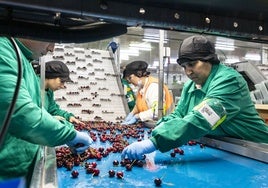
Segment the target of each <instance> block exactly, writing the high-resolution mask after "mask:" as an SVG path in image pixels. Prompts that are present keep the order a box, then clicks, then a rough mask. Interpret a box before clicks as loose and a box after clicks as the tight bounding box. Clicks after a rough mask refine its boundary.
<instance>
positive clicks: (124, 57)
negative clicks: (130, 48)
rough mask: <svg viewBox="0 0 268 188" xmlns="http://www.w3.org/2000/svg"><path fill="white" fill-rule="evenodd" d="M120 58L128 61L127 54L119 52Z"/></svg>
mask: <svg viewBox="0 0 268 188" xmlns="http://www.w3.org/2000/svg"><path fill="white" fill-rule="evenodd" d="M120 59H121V60H125V61H128V60H129V56H128V55H127V54H120Z"/></svg>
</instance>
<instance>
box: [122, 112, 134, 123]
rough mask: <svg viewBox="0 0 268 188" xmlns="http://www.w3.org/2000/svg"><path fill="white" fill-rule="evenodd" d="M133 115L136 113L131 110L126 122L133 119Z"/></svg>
mask: <svg viewBox="0 0 268 188" xmlns="http://www.w3.org/2000/svg"><path fill="white" fill-rule="evenodd" d="M133 117H134V114H133V113H131V112H130V113H129V114H128V115H127V117H126V118H125V120H124V122H128V121H129V120H131V119H132V118H133Z"/></svg>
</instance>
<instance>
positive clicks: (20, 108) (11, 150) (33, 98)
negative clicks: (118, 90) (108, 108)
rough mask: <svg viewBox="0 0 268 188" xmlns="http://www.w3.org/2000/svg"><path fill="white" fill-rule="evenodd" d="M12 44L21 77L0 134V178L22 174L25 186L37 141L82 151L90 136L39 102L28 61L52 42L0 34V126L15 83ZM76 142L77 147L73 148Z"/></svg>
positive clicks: (36, 153) (50, 47) (37, 86)
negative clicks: (54, 115)
mask: <svg viewBox="0 0 268 188" xmlns="http://www.w3.org/2000/svg"><path fill="white" fill-rule="evenodd" d="M12 44H16V45H12ZM15 46H18V53H19V54H20V57H19V59H20V60H21V62H22V66H23V67H22V80H21V85H20V89H19V93H18V97H17V100H16V103H15V108H14V111H13V114H12V116H11V120H10V123H9V127H8V129H7V133H6V134H5V135H4V136H3V138H1V140H2V139H3V140H2V143H1V145H0V169H1V170H0V181H2V180H5V181H6V180H8V179H11V178H24V177H25V179H27V187H28V186H29V184H30V179H31V175H32V172H33V167H34V163H35V159H38V158H40V156H41V155H40V154H41V152H39V149H40V148H41V147H40V146H41V145H42V146H51V147H54V146H58V145H62V144H67V145H68V146H70V147H72V148H73V149H75V150H76V152H78V153H82V152H83V151H84V150H85V149H87V148H88V147H89V145H90V144H91V143H92V139H91V138H90V136H89V135H88V134H87V133H84V132H79V131H76V130H75V129H74V126H73V125H72V124H71V123H69V122H67V121H64V122H61V121H59V120H57V119H55V118H54V117H53V116H51V115H50V114H49V113H48V112H47V111H46V110H45V108H44V107H42V106H41V96H40V93H41V92H40V83H39V79H38V77H37V75H36V74H35V72H34V70H33V67H32V65H31V64H30V61H31V60H33V59H37V58H38V57H40V56H42V55H44V54H46V53H47V52H48V51H53V49H54V43H49V42H41V41H36V40H30V39H14V40H12V39H9V38H6V37H0V51H1V53H0V80H1V83H0V96H1V98H0V106H1V108H0V122H1V125H0V126H1V130H2V126H3V122H4V119H5V116H6V115H7V110H8V108H9V106H10V103H11V102H12V98H13V94H14V90H15V89H14V88H15V87H16V84H17V77H18V64H17V61H18V59H17V56H16V54H17V53H16V50H15V49H16V48H15ZM79 143H81V144H79ZM77 144H79V145H80V147H78V148H76V147H77Z"/></svg>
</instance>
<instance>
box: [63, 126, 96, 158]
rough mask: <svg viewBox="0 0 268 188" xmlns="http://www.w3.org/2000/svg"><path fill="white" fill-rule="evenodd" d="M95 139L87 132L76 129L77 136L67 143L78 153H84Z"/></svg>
mask: <svg viewBox="0 0 268 188" xmlns="http://www.w3.org/2000/svg"><path fill="white" fill-rule="evenodd" d="M92 142H93V140H92V139H91V138H90V136H89V135H88V133H87V132H79V131H76V136H75V138H74V139H73V140H71V141H70V142H68V143H67V145H68V146H69V147H70V149H71V150H72V151H74V152H76V153H78V154H80V153H83V152H84V151H85V150H86V149H87V148H89V146H90V145H91V144H92Z"/></svg>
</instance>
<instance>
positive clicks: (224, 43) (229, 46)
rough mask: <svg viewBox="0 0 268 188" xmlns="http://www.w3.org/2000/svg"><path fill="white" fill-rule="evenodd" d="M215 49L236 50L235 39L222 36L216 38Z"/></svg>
mask: <svg viewBox="0 0 268 188" xmlns="http://www.w3.org/2000/svg"><path fill="white" fill-rule="evenodd" d="M215 49H218V50H224V51H234V49H235V47H234V40H233V39H227V38H222V37H217V38H216V43H215Z"/></svg>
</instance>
